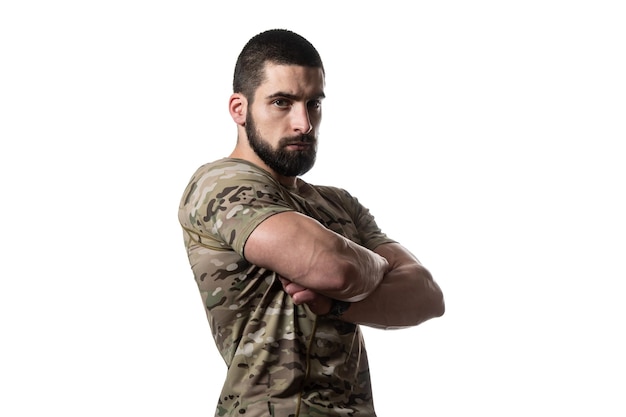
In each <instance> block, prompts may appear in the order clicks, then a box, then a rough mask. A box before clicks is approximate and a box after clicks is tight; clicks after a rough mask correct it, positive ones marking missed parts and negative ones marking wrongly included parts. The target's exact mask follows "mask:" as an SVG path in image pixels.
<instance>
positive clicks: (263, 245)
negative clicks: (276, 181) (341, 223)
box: [244, 212, 387, 301]
mask: <svg viewBox="0 0 626 417" xmlns="http://www.w3.org/2000/svg"><path fill="white" fill-rule="evenodd" d="M244 256H245V257H246V259H247V260H248V261H249V262H251V263H253V264H255V265H258V266H261V267H264V268H267V269H270V270H272V271H274V272H276V273H278V274H279V275H281V276H283V277H285V278H287V279H289V280H291V281H293V282H295V283H297V284H300V285H302V286H304V287H306V288H309V289H311V290H314V291H317V292H319V293H321V294H324V295H328V296H330V297H334V298H339V299H348V300H352V301H357V300H360V299H363V298H364V297H366V296H367V295H369V294H370V293H371V292H372V291H373V290H374V289H375V288H376V286H377V285H378V284H379V283H380V281H381V280H382V277H383V275H384V273H385V271H386V270H387V262H386V261H385V259H384V258H383V257H382V256H379V255H377V254H376V253H374V252H373V251H370V250H368V249H366V248H364V247H362V246H360V245H357V244H356V243H354V242H352V241H350V240H348V239H346V238H345V237H343V236H341V235H339V234H338V233H335V232H333V231H331V230H329V229H327V228H326V227H324V226H323V225H322V224H320V223H319V222H318V221H316V220H314V219H312V218H310V217H308V216H305V215H303V214H301V213H297V212H284V213H278V214H275V215H273V216H271V217H269V218H268V219H266V220H264V221H263V222H262V223H261V224H259V225H258V226H257V227H256V228H255V229H254V230H253V231H252V233H251V234H250V236H249V237H248V239H247V241H246V243H245V247H244Z"/></svg>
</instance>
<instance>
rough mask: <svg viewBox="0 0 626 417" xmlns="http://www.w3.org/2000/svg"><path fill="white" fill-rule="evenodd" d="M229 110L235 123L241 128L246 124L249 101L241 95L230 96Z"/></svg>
mask: <svg viewBox="0 0 626 417" xmlns="http://www.w3.org/2000/svg"><path fill="white" fill-rule="evenodd" d="M228 110H229V111H230V117H232V118H233V120H234V121H235V123H237V124H238V125H239V126H244V125H245V124H246V112H247V111H248V100H247V99H246V97H245V96H244V95H243V94H241V93H235V94H233V95H232V96H230V100H229V101H228Z"/></svg>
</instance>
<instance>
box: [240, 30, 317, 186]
mask: <svg viewBox="0 0 626 417" xmlns="http://www.w3.org/2000/svg"><path fill="white" fill-rule="evenodd" d="M233 90H234V92H233V96H231V103H230V107H231V108H230V110H231V114H232V115H233V118H234V120H235V122H237V124H238V125H240V131H239V136H240V140H241V141H242V142H244V143H238V146H249V148H250V149H251V150H252V151H254V154H255V158H257V157H258V158H259V159H260V160H261V161H262V163H263V164H265V165H266V166H267V167H268V168H269V169H270V170H272V171H274V172H275V173H276V174H278V175H279V176H283V177H294V176H297V175H301V174H303V173H305V172H307V171H308V170H309V169H311V167H312V166H313V164H314V163H315V156H316V152H317V130H318V127H319V124H320V122H321V100H322V99H323V97H324V67H323V64H322V61H321V58H320V56H319V54H318V53H317V51H316V50H315V48H314V47H313V45H311V43H309V41H307V40H306V39H304V38H303V37H302V36H300V35H298V34H296V33H293V32H291V31H288V30H283V29H276V30H269V31H266V32H263V33H260V34H258V35H256V36H255V37H253V38H252V39H251V40H250V41H249V42H248V43H247V44H246V46H245V47H244V48H243V50H242V51H241V53H240V55H239V58H238V60H237V64H236V66H235V74H234V79H233ZM242 136H245V139H247V140H245V141H244V139H243V138H241V137H242Z"/></svg>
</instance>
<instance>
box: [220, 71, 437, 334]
mask: <svg viewBox="0 0 626 417" xmlns="http://www.w3.org/2000/svg"><path fill="white" fill-rule="evenodd" d="M265 75H266V77H265V80H264V81H263V83H262V84H261V85H260V86H259V87H258V88H257V90H256V91H255V94H254V97H253V98H252V100H248V98H247V97H245V96H244V95H242V94H239V93H235V94H233V95H232V96H231V97H230V100H229V110H230V114H231V117H232V118H233V120H234V122H235V123H236V124H237V144H236V146H235V149H234V150H233V152H232V153H231V155H230V157H231V158H240V159H245V160H247V161H250V162H252V163H254V164H256V165H258V166H259V167H261V168H263V169H265V170H267V171H268V172H270V174H271V175H272V176H273V177H274V178H275V179H276V180H278V181H279V182H280V183H281V184H283V185H285V186H286V187H294V186H295V185H296V178H297V177H296V176H289V175H282V174H280V173H279V172H276V171H275V170H273V169H271V168H270V167H269V166H268V165H267V164H266V163H265V162H264V161H263V160H262V159H261V158H260V157H259V156H258V155H257V154H256V153H255V151H254V150H253V149H252V147H251V146H250V143H249V141H248V137H247V134H246V120H247V117H250V116H251V117H252V119H253V120H254V125H255V132H256V134H255V136H257V139H258V138H262V140H263V141H264V142H266V144H267V145H269V146H271V147H272V148H274V149H276V148H277V147H278V146H282V147H283V150H287V151H289V152H294V153H295V152H315V146H316V144H317V134H318V129H319V126H320V123H321V119H322V111H321V100H322V99H323V97H324V75H323V72H322V70H321V69H319V68H311V67H302V66H296V65H277V64H272V63H266V67H265ZM248 113H250V114H248ZM304 134H306V135H308V136H309V137H310V138H314V140H312V141H307V142H299V141H297V140H294V141H292V140H288V141H287V142H285V141H284V140H283V142H281V139H284V138H298V137H300V135H304ZM279 143H282V144H283V145H279ZM285 143H286V144H285ZM244 252H245V257H246V259H247V260H248V261H249V262H252V263H254V264H256V265H258V266H261V267H264V268H268V269H270V270H272V271H275V272H276V273H278V274H279V275H280V276H281V277H282V278H281V282H282V284H283V287H284V289H285V291H286V292H287V293H288V294H289V295H290V296H291V297H292V298H293V300H294V302H295V303H296V304H307V305H308V307H309V308H310V309H311V311H313V312H314V313H316V314H326V313H328V312H329V310H330V308H331V303H332V298H334V299H339V300H344V301H350V302H352V303H353V304H352V305H351V307H350V308H349V309H348V311H347V312H346V313H345V314H344V315H343V316H342V317H341V318H342V319H343V320H345V321H349V322H353V323H360V324H365V325H369V326H373V327H381V328H398V327H407V326H414V325H417V324H420V323H422V322H424V321H426V320H428V319H430V318H434V317H438V316H441V315H442V314H443V313H444V309H445V307H444V301H443V294H442V292H441V290H440V288H439V286H438V285H437V284H436V283H435V282H434V281H433V279H432V276H431V275H430V273H429V272H428V270H426V269H425V268H424V267H423V266H422V265H421V264H420V262H419V261H418V260H417V258H415V256H413V255H412V254H411V253H410V252H409V251H408V250H407V249H406V248H404V247H403V246H401V245H400V244H397V243H389V244H383V245H380V246H379V247H378V248H376V249H375V250H374V251H371V250H368V249H366V248H363V247H361V246H359V245H357V244H355V243H354V242H352V241H350V240H348V239H346V238H344V237H343V236H340V235H338V234H337V233H334V232H332V231H330V230H328V229H326V228H325V227H323V226H322V225H321V224H320V223H319V222H317V221H315V220H314V219H312V218H309V217H308V216H305V215H303V214H300V213H296V212H287V213H279V214H276V215H274V216H272V217H270V218H269V219H267V220H265V221H264V222H262V223H261V224H260V225H259V226H258V227H257V228H256V229H255V230H254V232H252V234H251V235H250V237H249V238H248V240H247V242H246V245H245V248H244Z"/></svg>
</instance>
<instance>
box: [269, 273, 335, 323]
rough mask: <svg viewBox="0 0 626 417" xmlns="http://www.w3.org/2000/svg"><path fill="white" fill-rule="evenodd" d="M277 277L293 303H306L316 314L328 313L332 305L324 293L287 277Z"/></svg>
mask: <svg viewBox="0 0 626 417" xmlns="http://www.w3.org/2000/svg"><path fill="white" fill-rule="evenodd" d="M279 279H280V282H281V284H283V289H284V290H285V292H286V293H287V294H289V296H290V297H291V299H292V300H293V302H294V304H296V305H300V304H306V305H307V306H309V309H310V310H311V311H312V312H313V313H314V314H317V315H318V316H321V315H324V314H328V312H329V311H330V308H331V306H332V300H331V299H330V297H326V296H325V295H322V294H319V293H316V292H315V291H312V290H310V289H308V288H305V287H303V286H301V285H298V284H296V283H295V282H291V281H289V280H288V279H287V278H283V277H279Z"/></svg>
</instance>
